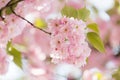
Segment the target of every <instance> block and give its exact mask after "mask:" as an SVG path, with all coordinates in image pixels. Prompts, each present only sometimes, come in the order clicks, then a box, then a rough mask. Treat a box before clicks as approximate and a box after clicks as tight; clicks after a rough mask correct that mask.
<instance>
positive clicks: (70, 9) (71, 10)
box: [61, 6, 78, 18]
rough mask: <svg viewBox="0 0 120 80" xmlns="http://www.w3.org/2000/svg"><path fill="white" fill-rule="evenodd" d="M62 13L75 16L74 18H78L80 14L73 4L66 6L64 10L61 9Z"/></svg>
mask: <svg viewBox="0 0 120 80" xmlns="http://www.w3.org/2000/svg"><path fill="white" fill-rule="evenodd" d="M61 13H62V15H65V16H67V17H74V18H77V17H78V16H77V15H78V13H77V10H76V9H74V8H73V7H71V6H65V7H64V8H63V9H62V11H61Z"/></svg>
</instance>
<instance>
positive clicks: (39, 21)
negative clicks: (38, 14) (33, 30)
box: [34, 18, 47, 29]
mask: <svg viewBox="0 0 120 80" xmlns="http://www.w3.org/2000/svg"><path fill="white" fill-rule="evenodd" d="M34 25H35V26H36V27H37V28H40V29H44V28H46V27H47V23H46V22H45V20H43V19H40V18H37V19H35V22H34Z"/></svg>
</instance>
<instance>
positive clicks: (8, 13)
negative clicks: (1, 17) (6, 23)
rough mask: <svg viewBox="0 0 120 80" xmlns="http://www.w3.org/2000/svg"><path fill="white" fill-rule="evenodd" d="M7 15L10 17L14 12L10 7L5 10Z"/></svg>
mask: <svg viewBox="0 0 120 80" xmlns="http://www.w3.org/2000/svg"><path fill="white" fill-rule="evenodd" d="M5 13H6V14H7V15H10V14H11V13H12V10H11V9H10V7H7V8H5Z"/></svg>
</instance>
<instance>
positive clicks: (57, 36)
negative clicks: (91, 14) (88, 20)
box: [50, 17, 91, 66]
mask: <svg viewBox="0 0 120 80" xmlns="http://www.w3.org/2000/svg"><path fill="white" fill-rule="evenodd" d="M85 27H86V24H85V23H84V22H83V21H82V20H77V19H74V18H66V17H63V18H61V19H55V20H53V21H52V23H51V24H50V28H51V32H52V36H51V38H52V39H51V48H52V54H51V57H52V58H53V60H52V61H53V62H55V63H58V62H67V63H70V64H75V65H77V64H78V65H79V66H83V65H84V64H85V63H86V58H87V57H88V56H89V55H90V51H91V50H90V48H89V47H88V44H87V42H86V41H85V39H86V33H85V31H86V30H85Z"/></svg>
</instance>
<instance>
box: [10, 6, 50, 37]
mask: <svg viewBox="0 0 120 80" xmlns="http://www.w3.org/2000/svg"><path fill="white" fill-rule="evenodd" d="M10 9H11V11H12V13H13V14H14V15H16V16H17V17H19V18H21V19H23V20H24V21H26V22H27V23H29V24H30V25H31V26H33V27H34V28H37V29H39V30H41V31H43V32H45V33H47V34H49V35H51V33H50V32H47V31H45V30H43V29H40V28H38V27H37V26H35V25H34V24H33V23H31V22H30V21H28V20H27V19H25V18H24V17H22V16H20V15H18V14H17V13H16V12H15V11H14V10H13V8H12V7H10Z"/></svg>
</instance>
